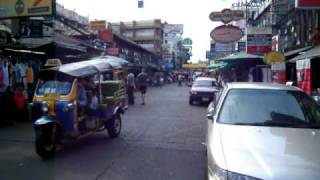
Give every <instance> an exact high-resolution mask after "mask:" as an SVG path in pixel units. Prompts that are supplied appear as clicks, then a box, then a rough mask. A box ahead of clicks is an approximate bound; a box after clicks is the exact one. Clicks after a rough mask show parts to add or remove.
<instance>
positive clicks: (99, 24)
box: [90, 20, 107, 31]
mask: <svg viewBox="0 0 320 180" xmlns="http://www.w3.org/2000/svg"><path fill="white" fill-rule="evenodd" d="M106 26H107V22H106V21H105V20H100V21H90V29H91V30H92V31H98V30H100V29H105V28H106Z"/></svg>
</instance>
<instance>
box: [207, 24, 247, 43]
mask: <svg viewBox="0 0 320 180" xmlns="http://www.w3.org/2000/svg"><path fill="white" fill-rule="evenodd" d="M210 36H211V38H212V39H213V40H214V41H215V42H218V43H232V42H236V41H239V40H240V39H241V38H242V36H243V32H242V30H241V29H240V28H239V27H237V26H232V25H223V26H218V27H216V28H215V29H214V30H212V31H211V33H210Z"/></svg>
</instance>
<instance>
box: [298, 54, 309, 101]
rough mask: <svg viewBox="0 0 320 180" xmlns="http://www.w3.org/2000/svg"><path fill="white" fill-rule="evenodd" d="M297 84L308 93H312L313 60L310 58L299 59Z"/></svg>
mask: <svg viewBox="0 0 320 180" xmlns="http://www.w3.org/2000/svg"><path fill="white" fill-rule="evenodd" d="M296 66H297V85H298V87H299V88H301V89H302V90H304V91H305V92H306V93H307V94H309V95H310V94H311V61H310V59H305V60H299V61H297V65H296Z"/></svg>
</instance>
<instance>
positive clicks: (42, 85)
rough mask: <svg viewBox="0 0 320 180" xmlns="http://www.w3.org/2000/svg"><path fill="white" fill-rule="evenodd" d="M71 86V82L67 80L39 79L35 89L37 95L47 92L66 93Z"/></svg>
mask: <svg viewBox="0 0 320 180" xmlns="http://www.w3.org/2000/svg"><path fill="white" fill-rule="evenodd" d="M71 87H72V83H71V82H67V81H55V80H48V81H43V80H40V81H39V84H38V88H37V89H36V94H37V95H48V94H59V95H68V94H69V93H70V90H71Z"/></svg>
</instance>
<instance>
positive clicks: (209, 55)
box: [206, 51, 211, 59]
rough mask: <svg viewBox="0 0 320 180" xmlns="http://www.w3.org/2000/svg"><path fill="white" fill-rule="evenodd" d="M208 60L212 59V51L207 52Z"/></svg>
mask: <svg viewBox="0 0 320 180" xmlns="http://www.w3.org/2000/svg"><path fill="white" fill-rule="evenodd" d="M206 58H207V59H211V51H206Z"/></svg>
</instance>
